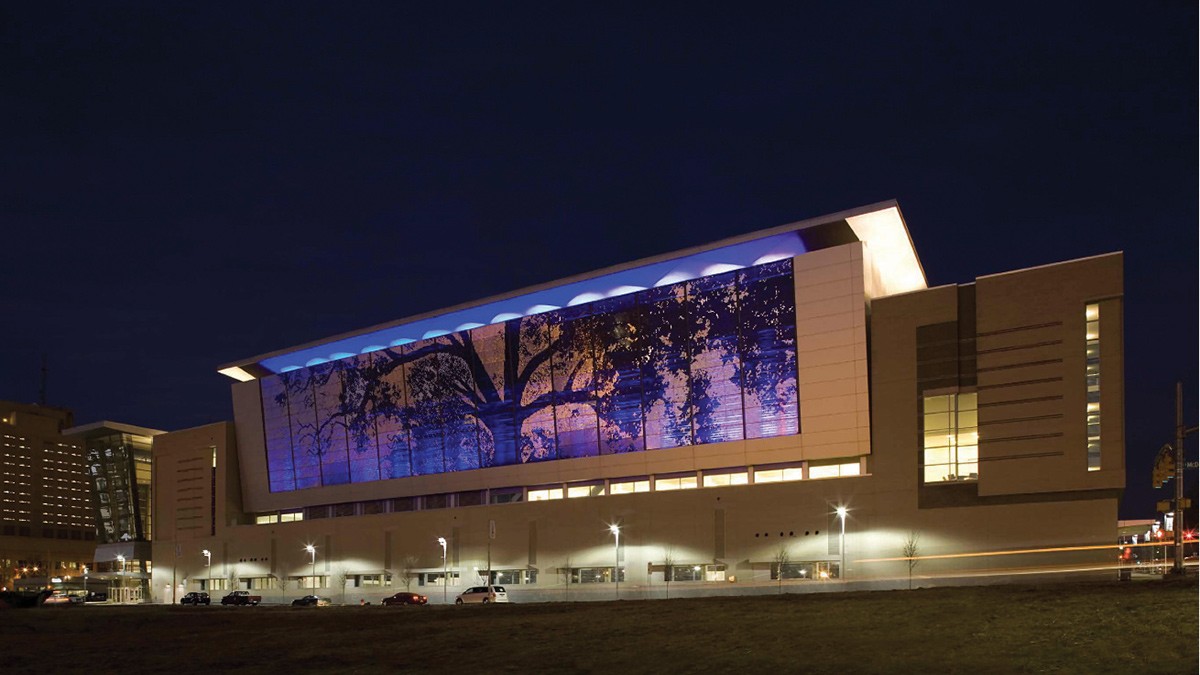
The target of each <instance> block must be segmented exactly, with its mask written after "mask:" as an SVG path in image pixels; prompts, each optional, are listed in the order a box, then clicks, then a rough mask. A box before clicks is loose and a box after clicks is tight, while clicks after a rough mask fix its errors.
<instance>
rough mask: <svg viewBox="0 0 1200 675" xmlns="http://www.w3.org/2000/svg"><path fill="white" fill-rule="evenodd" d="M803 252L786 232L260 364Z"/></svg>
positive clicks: (493, 319)
mask: <svg viewBox="0 0 1200 675" xmlns="http://www.w3.org/2000/svg"><path fill="white" fill-rule="evenodd" d="M804 252H805V248H804V245H803V243H801V241H800V236H799V234H797V233H796V232H786V233H783V234H777V235H773V236H769V237H763V238H761V239H755V240H753V241H747V242H742V243H739V244H732V245H730V246H725V247H722V248H717V249H713V250H709V251H702V252H700V253H696V254H693V255H689V256H684V257H680V258H675V259H672V260H666V261H663V262H657V263H651V264H648V265H643V266H640V267H636V268H633V269H628V270H622V271H620V272H614V273H612V274H605V275H602V276H598V277H594V278H591V279H586V280H584V281H577V282H575V283H570V284H565V285H562V286H556V287H554V288H548V289H545V290H541V291H535V292H532V293H527V294H525V295H521V296H517V297H514V298H507V299H505V300H498V301H495V302H489V303H485V304H482V305H476V306H474V307H468V308H466V309H461V310H458V311H454V312H448V313H446V314H440V315H438V316H435V317H430V318H427V319H421V320H419V321H412V322H409V323H404V324H400V325H395V326H388V327H387V328H381V329H379V330H375V331H371V332H368V333H362V334H360V335H355V336H352V337H348V338H343V339H341V340H336V341H333V342H326V343H323V344H320V345H317V346H314V347H308V348H305V349H300V350H296V351H292V352H288V353H286V354H280V355H278V356H272V357H269V358H266V359H263V360H262V361H260V362H259V365H260V366H262V367H264V368H266V369H267V370H269V371H271V372H273V373H285V372H288V371H291V370H297V369H299V368H304V367H307V366H313V365H317V364H321V363H325V362H327V361H336V360H338V359H344V358H348V357H351V356H355V355H356V354H365V353H367V352H372V351H376V350H379V349H383V348H385V347H389V346H397V345H403V344H407V343H409V342H416V341H417V340H423V339H427V338H431V337H436V336H438V335H446V334H447V333H453V332H456V331H460V330H468V329H470V328H476V327H478V326H483V325H487V324H492V323H500V322H503V321H508V320H509V319H515V318H517V317H520V316H528V315H531V314H540V313H542V312H549V311H552V310H555V309H559V308H561V307H569V306H574V305H579V304H583V303H585V302H592V301H595V300H599V299H601V298H610V297H616V296H619V295H626V294H629V293H635V292H637V291H640V290H643V289H646V288H655V287H658V286H666V285H668V284H674V283H678V282H680V281H687V280H689V279H697V278H700V277H705V276H709V275H713V274H720V273H722V272H728V271H730V270H734V269H739V268H742V267H749V266H751V265H756V264H762V263H766V262H771V261H774V260H781V259H783V258H792V257H795V256H797V255H800V254H802V253H804Z"/></svg>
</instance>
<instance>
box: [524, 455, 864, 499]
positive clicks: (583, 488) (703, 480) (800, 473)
mask: <svg viewBox="0 0 1200 675" xmlns="http://www.w3.org/2000/svg"><path fill="white" fill-rule="evenodd" d="M804 469H805V467H804V466H803V465H798V466H788V467H782V468H767V469H755V470H754V471H753V475H754V483H755V484H761V483H778V482H783V481H796V480H805V476H804ZM808 473H809V475H808V479H810V480H811V479H820V478H838V477H841V476H857V475H860V473H861V465H860V464H859V462H857V461H854V462H840V463H837V464H809V466H808ZM750 475H751V472H750V471H721V472H714V473H710V472H707V471H705V472H703V473H702V475H700V476H697V475H696V474H694V473H689V474H686V475H675V476H654V477H652V478H651V477H647V478H638V479H633V480H625V479H621V480H612V481H609V482H608V486H607V490H606V488H605V485H604V483H602V482H596V483H592V484H588V485H566V486H562V487H559V486H555V487H547V488H538V489H531V490H529V491H528V493H527V500H528V501H531V502H538V501H546V500H551V499H562V498H563V497H566V498H567V499H573V498H577V497H601V496H604V495H605V494H613V495H621V494H633V493H638V492H651V491H654V492H667V491H670V490H693V489H696V488H699V487H706V488H708V487H727V486H731V485H749V484H750ZM651 485H653V490H651Z"/></svg>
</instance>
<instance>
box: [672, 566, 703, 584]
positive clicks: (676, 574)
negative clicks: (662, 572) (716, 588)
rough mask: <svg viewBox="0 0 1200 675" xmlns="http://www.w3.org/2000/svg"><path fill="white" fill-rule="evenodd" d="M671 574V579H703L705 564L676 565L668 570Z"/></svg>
mask: <svg viewBox="0 0 1200 675" xmlns="http://www.w3.org/2000/svg"><path fill="white" fill-rule="evenodd" d="M667 573H668V574H670V575H671V581H703V580H704V566H703V565H674V566H672V567H671V568H670V569H669V570H668V572H667Z"/></svg>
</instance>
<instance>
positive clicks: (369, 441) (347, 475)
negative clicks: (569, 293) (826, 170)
mask: <svg viewBox="0 0 1200 675" xmlns="http://www.w3.org/2000/svg"><path fill="white" fill-rule="evenodd" d="M795 316H796V314H795V291H794V286H793V283H792V261H791V259H785V260H780V261H777V262H771V263H766V264H763V265H756V266H753V267H747V268H743V269H739V270H735V271H731V272H726V273H724V274H718V275H713V276H707V277H702V278H699V279H693V280H691V281H686V282H681V283H676V284H673V285H669V286H662V287H659V288H651V289H647V290H643V291H639V292H636V293H631V294H627V295H622V296H619V297H614V298H607V299H604V300H598V301H595V302H591V303H588V304H583V305H578V306H574V307H566V308H562V309H557V310H553V311H549V312H544V313H541V314H535V315H531V316H525V317H521V318H519V319H512V320H510V321H506V322H503V323H496V324H492V325H488V326H482V327H479V328H474V329H471V330H466V331H461V332H457V333H452V334H449V335H442V336H439V337H434V338H430V339H426V340H421V341H419V342H413V343H410V344H405V345H402V346H397V347H389V348H386V349H380V350H377V351H372V352H368V353H366V354H360V355H358V356H354V357H349V358H345V359H341V360H338V361H332V362H329V363H323V364H320V365H315V366H311V367H308V368H303V369H299V370H293V371H290V372H286V373H282V374H279V375H273V376H270V377H266V378H264V379H263V380H262V396H263V415H264V421H265V431H266V446H267V462H268V470H269V473H270V485H271V491H272V492H280V491H288V490H297V489H303V488H312V487H319V486H323V485H338V484H343V483H360V482H367V481H375V480H383V479H388V478H402V477H406V476H418V475H427V474H435V473H442V472H446V471H465V470H469V469H478V468H481V467H490V466H503V465H513V464H521V463H525V462H540V461H547V460H555V459H566V458H572V457H592V456H596V455H602V454H611V453H623V452H641V451H649V450H655V449H660V448H674V447H679V446H685V445H692V444H700V443H717V442H721V441H732V440H740V439H743V438H765V437H770V436H782V435H787V434H795V433H798V431H799V408H798V402H797V401H798V398H797V386H796V325H795V322H796V319H795Z"/></svg>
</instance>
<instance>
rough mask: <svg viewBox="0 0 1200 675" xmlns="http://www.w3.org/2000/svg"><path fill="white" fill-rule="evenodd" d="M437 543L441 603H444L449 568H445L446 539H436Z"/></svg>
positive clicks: (448, 580)
mask: <svg viewBox="0 0 1200 675" xmlns="http://www.w3.org/2000/svg"><path fill="white" fill-rule="evenodd" d="M437 543H438V544H440V545H441V547H442V603H445V602H446V586H447V585H448V584H449V583H450V572H449V569H450V568H448V567H446V538H445V537H438V538H437Z"/></svg>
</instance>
